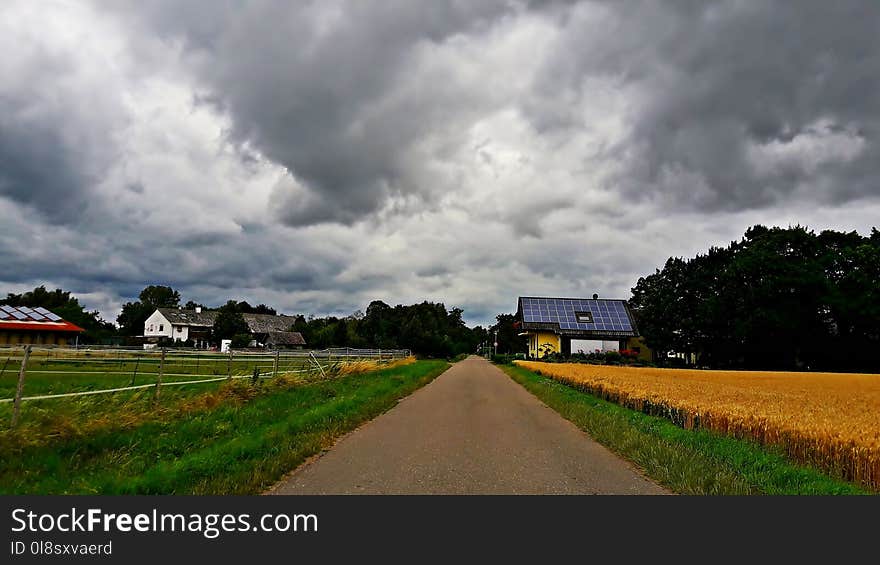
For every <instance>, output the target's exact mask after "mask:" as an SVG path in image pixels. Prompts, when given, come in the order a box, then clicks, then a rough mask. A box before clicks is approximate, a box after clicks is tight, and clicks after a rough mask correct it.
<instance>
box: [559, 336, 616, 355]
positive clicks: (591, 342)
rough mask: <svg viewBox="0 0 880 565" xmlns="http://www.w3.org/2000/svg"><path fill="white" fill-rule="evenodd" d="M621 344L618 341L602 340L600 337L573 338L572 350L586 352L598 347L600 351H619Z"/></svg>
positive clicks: (573, 351)
mask: <svg viewBox="0 0 880 565" xmlns="http://www.w3.org/2000/svg"><path fill="white" fill-rule="evenodd" d="M619 348H620V344H619V343H618V342H617V341H602V340H598V339H573V340H571V352H572V353H577V352H578V351H580V350H583V352H584V353H592V352H594V351H596V350H597V349H598V350H599V351H617V350H618V349H619Z"/></svg>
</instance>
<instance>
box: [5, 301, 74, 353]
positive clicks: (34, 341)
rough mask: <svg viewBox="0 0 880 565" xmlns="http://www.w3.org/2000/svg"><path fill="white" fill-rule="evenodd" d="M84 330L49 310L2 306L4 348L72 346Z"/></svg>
mask: <svg viewBox="0 0 880 565" xmlns="http://www.w3.org/2000/svg"><path fill="white" fill-rule="evenodd" d="M84 331H85V330H84V329H82V328H81V327H79V326H77V325H75V324H71V323H70V322H68V321H66V320H63V319H62V318H61V316H58V315H57V314H54V313H53V312H50V311H49V310H46V309H45V308H28V307H27V306H0V345H25V344H31V345H69V344H72V343H73V342H75V341H76V336H77V335H79V334H80V333H82V332H84Z"/></svg>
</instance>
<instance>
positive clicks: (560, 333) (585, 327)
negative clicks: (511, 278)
mask: <svg viewBox="0 0 880 565" xmlns="http://www.w3.org/2000/svg"><path fill="white" fill-rule="evenodd" d="M516 320H517V321H516V323H517V325H518V327H519V329H520V330H521V333H520V335H522V336H525V337H526V342H527V343H528V347H529V357H530V358H533V359H540V358H541V357H544V356H546V355H549V354H552V353H561V354H563V355H571V340H573V339H587V340H603V341H617V342H618V349H626V347H627V340H629V339H633V338H637V337H638V335H639V334H638V329H637V328H636V324H635V321H634V320H633V318H632V314H631V313H630V311H629V308H628V307H627V305H626V301H625V300H616V299H604V298H603V299H600V298H599V297H598V296H596V295H593V298H592V299H588V298H540V297H528V296H521V297H520V298H519V300H518V304H517V313H516Z"/></svg>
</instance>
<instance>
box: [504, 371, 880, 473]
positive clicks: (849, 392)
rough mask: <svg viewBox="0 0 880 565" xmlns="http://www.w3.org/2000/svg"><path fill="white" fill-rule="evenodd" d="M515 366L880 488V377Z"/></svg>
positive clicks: (691, 426)
mask: <svg viewBox="0 0 880 565" xmlns="http://www.w3.org/2000/svg"><path fill="white" fill-rule="evenodd" d="M517 363H518V364H519V365H520V366H521V367H523V368H526V369H529V370H531V371H537V372H540V374H542V375H544V376H547V377H551V378H553V379H555V380H558V381H560V382H563V383H565V384H568V385H571V386H573V387H575V388H579V389H581V390H584V391H586V392H589V393H591V394H594V395H597V396H600V397H602V398H605V399H607V400H611V401H613V402H616V403H618V404H621V405H624V406H626V407H628V408H632V409H635V410H639V411H643V412H647V413H650V414H654V415H661V416H665V417H668V418H670V419H672V420H673V421H675V422H676V423H677V424H679V425H681V426H683V427H685V428H690V429H693V428H698V427H699V428H707V429H710V430H714V431H716V432H720V433H723V434H728V435H731V436H734V437H739V438H749V439H753V440H756V441H758V442H760V443H762V444H768V445H774V446H778V447H780V448H781V449H782V450H783V451H784V452H785V453H786V454H788V455H789V456H790V457H792V458H794V459H796V460H799V461H802V462H805V463H809V464H812V465H816V466H818V467H820V468H823V469H825V470H827V471H829V472H831V473H833V474H836V475H839V476H842V477H844V478H846V479H849V480H853V481H857V482H860V483H862V484H865V485H867V486H870V487H872V488H874V489H880V375H869V374H854V373H785V372H753V371H702V370H687V369H657V368H644V367H616V366H605V365H584V364H563V363H539V362H531V361H518V362H517Z"/></svg>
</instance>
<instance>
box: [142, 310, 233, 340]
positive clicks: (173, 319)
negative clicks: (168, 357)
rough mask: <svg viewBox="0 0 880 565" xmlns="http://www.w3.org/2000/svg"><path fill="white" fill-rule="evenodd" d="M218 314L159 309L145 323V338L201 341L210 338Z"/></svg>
mask: <svg viewBox="0 0 880 565" xmlns="http://www.w3.org/2000/svg"><path fill="white" fill-rule="evenodd" d="M216 318H217V313H216V312H202V309H201V308H196V309H195V310H182V309H177V308H159V309H157V310H156V311H155V312H153V313H152V314H150V317H149V318H147V319H146V321H145V322H144V337H147V338H157V339H158V338H160V337H165V338H169V339H172V340H174V341H186V340H188V339H190V338H192V339H193V341H201V340H205V339H207V338H208V333H209V332H210V331H211V328H212V327H213V326H214V320H215V319H216Z"/></svg>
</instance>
